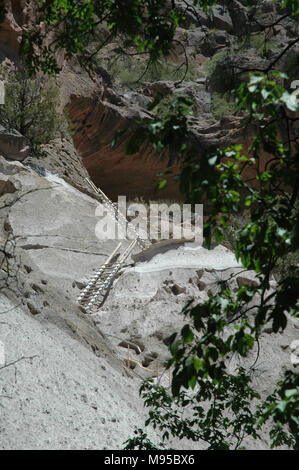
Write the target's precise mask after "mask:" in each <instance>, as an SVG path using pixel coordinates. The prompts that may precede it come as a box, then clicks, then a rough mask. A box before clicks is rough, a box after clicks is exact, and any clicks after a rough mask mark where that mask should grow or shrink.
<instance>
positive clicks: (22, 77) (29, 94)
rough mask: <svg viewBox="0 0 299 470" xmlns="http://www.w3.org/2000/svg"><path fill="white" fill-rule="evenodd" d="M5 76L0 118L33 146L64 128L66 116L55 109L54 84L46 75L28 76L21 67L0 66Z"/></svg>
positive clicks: (55, 87)
mask: <svg viewBox="0 0 299 470" xmlns="http://www.w3.org/2000/svg"><path fill="white" fill-rule="evenodd" d="M2 77H3V79H4V80H6V85H5V90H6V98H5V104H4V105H2V106H1V107H0V122H1V124H3V125H4V126H5V127H8V128H11V129H16V130H17V131H19V132H20V133H21V134H22V135H24V136H25V137H27V139H29V141H30V142H31V144H32V146H33V147H36V146H39V145H41V144H46V143H48V142H49V141H50V140H52V139H54V138H55V137H57V135H58V132H61V133H63V132H67V122H66V119H65V118H64V117H63V116H61V115H60V114H59V113H58V112H57V106H58V87H57V86H56V85H55V83H54V82H52V81H49V78H48V77H46V76H42V75H39V76H38V77H36V78H30V77H29V75H28V73H27V72H26V71H25V70H23V69H20V70H15V71H14V72H12V71H10V72H9V73H8V72H7V71H5V69H3V70H2Z"/></svg>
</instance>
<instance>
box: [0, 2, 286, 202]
mask: <svg viewBox="0 0 299 470" xmlns="http://www.w3.org/2000/svg"><path fill="white" fill-rule="evenodd" d="M6 5H7V9H8V12H9V14H8V17H7V19H6V21H5V23H4V25H3V26H2V29H1V31H0V41H1V43H0V44H1V45H0V55H1V57H2V60H3V59H4V58H6V60H7V58H9V59H10V60H12V61H18V60H19V56H18V48H19V43H20V39H21V34H22V28H24V25H26V23H28V22H29V23H30V21H33V20H34V18H35V14H34V5H33V3H32V2H25V1H20V0H19V1H17V0H16V1H13V0H7V2H6ZM278 11H279V7H278V6H277V8H276V7H275V6H274V5H273V2H268V1H265V0H264V1H263V2H261V4H260V8H259V10H258V11H257V12H255V15H256V16H254V15H253V18H255V20H252V18H251V20H250V21H249V16H248V10H246V8H245V7H244V6H243V5H242V3H241V2H238V1H236V0H234V1H232V2H221V3H220V4H219V5H216V6H215V7H214V8H213V10H212V13H211V15H210V16H207V15H205V14H204V13H203V12H202V11H201V10H200V9H199V8H197V7H196V8H189V9H187V10H186V11H185V22H184V24H183V25H182V27H181V28H178V31H177V40H178V41H179V42H180V44H182V45H183V46H184V48H183V47H182V46H177V47H176V48H175V50H174V52H173V53H172V54H171V56H170V57H169V58H167V60H166V62H165V61H164V59H163V61H164V62H162V63H161V64H160V69H159V70H158V71H156V75H155V77H154V78H153V77H151V78H150V81H149V77H147V78H144V79H143V80H141V82H137V83H134V80H133V79H132V77H130V73H132V69H134V66H136V67H137V72H136V77H133V78H135V80H137V79H138V78H139V75H138V70H139V68H140V67H142V61H141V62H140V61H138V60H137V61H136V62H135V64H132V63H127V62H125V61H124V59H123V57H119V58H117V59H116V61H114V62H113V63H112V61H111V55H112V53H113V51H114V50H115V49H117V46H118V44H114V43H110V44H108V45H107V47H106V49H104V50H103V51H102V52H101V54H100V55H99V57H98V62H97V63H98V65H97V66H96V67H95V68H94V72H92V73H90V74H87V73H86V72H85V71H84V70H83V69H82V68H81V67H80V65H79V64H78V63H76V61H73V62H72V63H67V62H66V61H64V60H63V57H60V60H59V63H60V65H61V66H62V72H61V74H60V87H61V107H62V108H63V107H67V109H68V112H69V116H70V119H71V121H72V123H73V130H74V135H73V140H74V145H75V149H76V150H77V151H78V153H79V154H80V155H81V156H82V159H83V164H84V166H85V168H86V169H87V171H88V173H89V175H90V176H91V178H92V179H93V180H94V182H95V183H96V184H97V185H99V186H100V187H102V189H103V190H104V191H105V192H106V193H107V194H108V195H109V196H110V197H111V198H113V199H116V198H117V196H118V195H127V196H128V197H129V198H134V197H136V196H139V197H140V196H143V197H145V198H146V199H152V198H153V195H154V192H153V191H154V187H155V185H156V182H157V177H156V175H157V173H161V172H163V171H164V170H166V169H167V170H172V171H173V172H174V174H176V173H178V171H179V168H180V162H179V160H178V159H175V160H173V158H172V159H170V158H169V156H168V155H166V154H161V155H157V154H156V152H154V151H153V150H152V149H151V148H150V147H145V148H143V149H142V151H141V152H140V153H139V154H136V155H133V156H127V155H126V154H125V151H124V143H123V144H120V145H118V146H117V147H116V148H114V149H112V148H111V141H112V140H113V137H114V134H115V132H116V131H117V130H119V129H122V128H124V127H130V126H132V125H133V126H134V123H135V121H136V120H142V119H148V118H150V113H149V112H148V111H147V105H148V104H149V103H150V102H152V101H153V100H154V99H155V98H157V96H160V97H161V96H163V97H164V98H167V96H170V95H172V94H174V93H184V94H187V95H189V96H190V97H192V99H193V100H194V103H195V107H194V120H193V124H194V126H193V127H194V139H195V143H196V147H197V149H198V157H199V158H200V157H201V156H202V155H204V153H205V150H206V148H207V147H209V146H210V145H211V144H212V145H229V144H230V143H236V142H240V141H241V142H244V141H245V143H248V145H249V144H250V136H251V134H252V132H253V130H249V131H247V135H246V136H244V134H243V133H242V131H241V128H242V119H241V118H240V117H238V116H233V115H232V113H234V109H233V106H232V103H231V102H229V101H227V100H229V97H227V93H229V89H230V87H231V86H232V82H234V81H235V79H236V76H239V75H238V73H237V75H236V76H235V75H233V74H232V71H233V72H234V73H235V72H238V67H242V68H244V67H245V68H246V66H248V67H249V68H254V67H255V66H257V67H260V66H266V65H267V64H268V63H269V61H270V60H271V57H272V55H273V54H274V53H275V51H276V52H277V50H278V49H279V48H281V47H283V46H284V45H285V44H287V43H288V34H292V27H293V26H292V25H290V24H284V20H282V22H280V24H279V25H277V26H276V27H275V28H274V30H273V31H272V33H273V34H274V35H273V37H272V38H271V44H268V46H265V50H263V47H262V43H263V41H264V40H265V36H264V33H263V25H265V24H269V23H270V22H271V21H272V20H275V18H276V17H277V13H278ZM251 13H252V12H251ZM253 13H254V12H253ZM250 31H251V32H252V31H254V32H255V33H256V37H257V38H258V39H255V42H254V44H247V45H246V44H245V43H243V42H242V41H243V40H241V39H240V38H241V36H243V35H244V34H246V33H248V32H250ZM266 44H267V40H266ZM184 49H185V50H184ZM185 53H186V54H187V56H188V58H189V72H188V73H187V76H186V79H185V81H184V82H182V83H181V82H180V80H179V79H178V76H177V75H176V76H175V73H174V69H173V64H176V65H177V66H182V64H183V61H184V57H185ZM165 64H166V65H165ZM167 64H168V65H167ZM169 64H172V65H171V67H172V68H171V69H170V68H169V67H170V66H169ZM138 67H139V68H138ZM165 67H166V68H165ZM126 74H127V75H126ZM125 75H126V77H125ZM128 75H129V76H128ZM243 76H244V73H243ZM220 77H221V78H220ZM241 78H242V76H241ZM130 80H131V81H130ZM128 82H129V83H128ZM235 84H236V83H235ZM265 159H267V155H265ZM77 182H78V181H77ZM159 197H162V198H163V197H165V198H170V199H180V198H181V195H180V193H179V191H178V187H177V182H175V181H174V180H173V178H171V177H170V178H169V183H168V185H167V186H166V188H164V190H163V191H161V192H160V195H159Z"/></svg>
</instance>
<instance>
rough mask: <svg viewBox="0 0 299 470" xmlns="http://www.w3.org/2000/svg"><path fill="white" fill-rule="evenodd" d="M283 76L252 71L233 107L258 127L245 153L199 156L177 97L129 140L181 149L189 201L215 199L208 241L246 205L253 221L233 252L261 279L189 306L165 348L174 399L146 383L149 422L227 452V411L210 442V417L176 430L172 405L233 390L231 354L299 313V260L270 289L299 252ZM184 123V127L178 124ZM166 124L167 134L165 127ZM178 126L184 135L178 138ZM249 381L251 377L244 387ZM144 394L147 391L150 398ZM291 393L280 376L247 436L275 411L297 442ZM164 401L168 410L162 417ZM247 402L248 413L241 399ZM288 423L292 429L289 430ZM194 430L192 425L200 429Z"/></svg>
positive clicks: (286, 436) (278, 434) (279, 439)
mask: <svg viewBox="0 0 299 470" xmlns="http://www.w3.org/2000/svg"><path fill="white" fill-rule="evenodd" d="M281 77H284V75H282V74H281V73H278V72H277V73H273V76H272V77H269V76H267V75H264V74H251V76H250V79H249V82H248V83H243V84H242V85H241V86H240V87H239V89H238V91H237V94H236V102H237V105H238V107H239V108H240V109H242V110H243V111H244V112H246V113H247V124H246V126H247V127H248V126H249V125H250V124H251V123H255V125H256V124H257V123H258V125H257V127H256V128H257V129H258V131H257V133H256V135H255V137H254V138H253V141H252V144H251V146H250V148H249V153H248V155H245V154H244V153H243V152H242V150H243V149H242V145H234V146H231V147H228V148H223V149H215V150H211V151H210V152H209V153H207V155H206V156H205V157H202V158H201V159H200V160H198V159H197V158H196V152H195V150H194V146H193V145H192V144H190V140H191V139H190V137H191V136H192V132H191V129H190V126H189V121H188V119H189V116H190V112H191V111H190V109H191V103H190V102H187V101H183V102H181V101H180V102H179V101H177V102H174V103H173V108H172V113H168V114H167V115H166V116H162V117H161V116H160V117H159V118H157V119H156V120H154V122H153V123H152V122H151V123H149V124H147V125H144V126H143V127H142V133H141V134H139V138H136V135H135V136H132V137H131V138H130V140H129V144H130V145H131V147H130V148H129V153H131V152H133V151H137V150H138V149H139V147H140V146H141V145H143V143H144V140H145V139H148V140H149V141H150V142H151V143H152V144H153V145H154V147H155V148H156V149H157V150H162V149H164V148H165V146H166V147H168V148H169V149H171V148H172V150H173V147H172V146H173V145H175V149H176V152H177V154H178V155H180V156H181V158H182V160H183V169H182V173H181V176H180V187H181V191H182V192H183V193H184V194H185V195H186V198H187V200H188V201H189V202H192V203H197V202H202V201H203V200H208V201H209V202H211V203H212V209H211V213H210V215H209V217H208V218H207V221H206V223H205V226H204V236H205V239H206V242H207V244H208V245H209V244H210V243H211V239H212V235H213V236H215V238H216V240H217V241H218V242H221V241H222V239H223V237H224V236H225V231H226V230H227V229H228V227H229V223H230V219H231V216H232V215H233V214H235V215H237V214H239V213H242V210H244V209H246V210H247V212H248V214H249V220H248V222H247V223H246V224H245V225H244V226H243V227H241V228H240V229H239V230H237V232H236V257H237V259H239V260H241V262H242V264H243V266H244V267H245V268H246V269H250V270H254V271H256V273H257V279H258V282H257V283H256V285H251V286H244V285H243V286H241V287H239V289H238V290H237V292H236V293H234V292H231V291H230V290H229V289H228V288H225V289H223V290H222V291H221V292H220V293H218V294H217V295H216V296H213V297H211V298H210V299H209V300H208V301H206V302H204V303H202V304H198V305H193V304H192V303H189V304H188V305H187V306H186V307H185V309H184V313H185V315H187V317H188V318H189V323H187V324H186V326H185V327H184V328H183V329H182V331H181V335H180V337H178V338H177V335H174V336H173V337H172V338H171V344H170V347H169V349H170V353H171V360H170V362H169V364H168V366H169V367H170V366H174V372H173V380H172V397H171V398H170V396H169V395H166V396H165V397H164V395H163V394H165V393H166V391H165V390H164V391H159V392H157V393H159V394H160V395H159V396H157V395H155V392H153V391H151V392H150V391H149V390H148V389H144V388H141V394H142V396H143V398H144V399H145V403H146V404H147V405H148V406H150V407H154V409H153V410H152V409H151V410H150V411H149V420H148V421H147V424H149V423H151V424H153V425H154V426H159V429H160V430H164V434H163V437H164V439H166V438H168V436H169V433H168V434H167V432H168V431H167V430H169V431H170V432H171V433H172V434H173V435H176V436H178V437H181V438H182V437H187V438H190V439H194V440H196V439H197V438H200V439H203V440H206V441H207V442H208V443H209V444H210V446H211V447H210V448H213V449H214V448H218V447H217V446H218V444H219V445H220V442H222V444H223V443H225V444H224V445H226V446H227V448H228V447H229V448H230V447H231V446H233V445H235V444H234V441H233V442H231V441H229V439H228V438H227V436H226V435H225V432H224V431H225V430H224V431H223V432H224V434H223V432H221V426H222V425H223V423H227V421H225V418H226V415H225V413H224V410H223V409H221V411H219V416H220V415H221V416H222V420H223V421H221V423H217V425H215V428H216V429H217V433H219V436H220V437H219V442H218V441H217V439H216V438H214V437H213V438H212V440H211V441H210V440H209V439H207V436H204V435H203V434H202V433H201V432H200V430H201V429H202V426H203V423H205V426H207V428H208V430H209V432H210V431H211V422H210V421H207V419H208V416H207V415H205V413H204V411H203V410H201V414H200V415H196V416H194V415H193V418H194V420H193V421H192V420H191V421H190V419H189V418H188V420H187V421H182V422H183V423H185V425H184V424H182V426H183V428H181V427H179V424H178V423H180V422H181V421H180V419H179V415H178V414H177V413H176V412H175V411H174V410H173V406H177V409H178V410H179V409H183V408H185V407H186V406H187V404H188V405H191V409H192V410H193V412H194V413H195V412H196V410H197V404H196V402H193V401H192V402H188V401H186V400H187V399H186V396H185V395H184V394H183V396H182V395H181V393H182V390H181V389H182V388H184V389H189V388H191V389H196V388H197V387H198V388H199V390H201V391H203V390H204V386H205V385H206V386H207V384H208V385H209V388H210V389H212V390H213V393H214V394H215V393H216V392H217V391H218V389H219V388H220V389H221V388H222V386H224V384H225V387H226V388H227V387H228V383H230V384H232V383H233V382H229V380H232V377H231V375H230V374H228V373H227V371H226V364H227V361H228V359H229V358H230V356H231V354H232V353H238V354H239V355H240V356H241V357H246V356H247V355H248V354H249V353H252V351H254V348H255V345H256V344H259V337H260V334H261V331H262V328H263V327H264V326H265V325H266V324H268V323H271V326H272V329H273V331H274V332H278V331H283V330H284V329H285V327H286V325H287V317H288V316H289V315H293V316H298V311H299V308H298V307H299V304H298V292H299V276H298V274H299V273H298V271H299V269H298V265H296V264H295V263H294V264H291V267H290V270H289V271H288V273H287V274H286V275H285V276H282V277H281V279H280V280H279V282H278V285H277V288H276V290H275V291H273V290H271V289H270V280H271V275H272V273H273V271H274V269H275V267H276V266H277V264H278V263H279V261H280V260H281V259H283V258H285V257H286V256H291V255H292V254H293V253H296V251H297V247H298V237H299V230H298V229H299V224H298V207H297V205H296V204H295V201H296V199H297V196H298V174H299V171H298V170H299V169H298V150H299V148H298V144H297V143H296V140H295V139H294V137H293V135H295V134H294V133H293V131H292V123H293V121H292V119H293V117H292V115H291V114H290V113H294V112H295V111H296V110H297V103H296V100H295V98H294V95H291V94H290V93H289V92H288V91H286V90H285V89H284V88H283V87H281V86H280V85H279V84H278V82H277V80H279V79H280V78H281ZM188 107H189V112H188ZM285 121H287V122H288V126H287V129H288V133H287V140H286V141H285V142H284V141H282V140H281V137H280V132H278V129H281V127H282V123H283V122H285ZM178 122H180V126H179V129H177V127H176V126H177V123H178ZM165 129H167V130H168V132H166V133H165ZM153 130H155V131H156V130H158V131H159V132H158V133H157V132H153ZM175 131H177V132H178V136H179V139H178V140H177V141H176V140H175V137H174V134H175ZM294 132H295V131H294ZM137 134H138V130H137ZM161 136H163V138H161ZM132 143H133V146H132ZM264 152H266V153H267V154H269V155H271V158H269V159H268V160H267V161H266V163H265V161H264V160H263V155H264ZM248 167H250V168H251V169H252V171H253V172H254V174H255V178H254V179H253V180H252V178H251V179H250V180H249V181H248V178H247V177H246V170H247V168H248ZM252 181H253V183H252ZM190 321H191V325H192V326H190ZM231 327H233V329H231ZM228 330H229V332H230V333H228ZM257 358H258V353H257ZM256 360H257V359H256ZM249 376H250V374H249V371H246V372H245V371H239V372H238V373H235V374H233V377H234V379H236V380H237V379H238V380H240V382H239V385H240V388H242V387H245V383H246V384H247V385H248V383H249V378H248V377H249ZM245 377H246V380H247V379H248V382H246V381H245V383H244V380H245ZM241 378H243V379H242V380H243V381H241ZM296 380H297V379H294V381H296ZM241 383H242V385H241ZM294 383H295V382H294ZM296 383H297V382H296ZM286 387H287V388H286ZM144 390H147V391H146V393H145V394H144ZM279 390H280V391H279ZM286 390H287V391H286ZM288 390H289V388H288V385H287V381H284V382H282V384H281V388H280V389H278V391H277V392H274V395H273V396H272V397H270V398H268V399H267V401H266V403H268V404H269V403H271V404H270V405H269V407H268V408H267V409H266V411H264V414H263V417H264V418H263V419H261V420H259V416H260V415H259V411H258V410H256V412H255V413H254V414H253V415H247V416H246V418H244V422H245V423H247V424H248V427H246V428H245V429H246V430H245V431H244V434H242V435H252V436H253V437H255V438H256V437H257V434H255V429H256V428H255V426H254V425H253V423H254V422H255V423H257V422H259V424H260V425H261V424H262V423H263V422H264V421H265V420H266V418H267V419H268V418H270V417H271V419H272V423H273V424H272V429H271V431H270V437H271V438H272V445H273V446H277V445H281V444H286V445H289V446H297V443H298V437H297V427H296V429H295V426H294V423H295V424H296V423H297V421H296V420H294V417H296V416H297V412H298V400H297V392H294V393H293V392H289V391H288ZM291 390H294V389H293V388H291ZM247 393H248V394H249V395H250V394H251V393H252V395H250V396H251V397H255V398H258V397H257V395H255V394H254V393H255V392H254V390H252V391H251V392H250V391H249V390H248V391H247ZM161 394H162V395H161ZM238 394H240V391H238ZM277 394H278V395H279V396H280V397H281V399H283V403H284V404H283V405H281V403H280V401H281V400H280V401H279V400H278V401H277V399H276V398H275V397H276V396H277ZM197 397H198V402H199V403H202V402H204V397H203V396H201V395H199V396H198V395H197ZM273 397H274V398H273ZM167 403H168V412H167V413H166V414H165V413H164V410H165V407H166V404H167ZM223 403H226V404H228V403H229V397H228V396H225V397H224V396H223V402H221V406H222V404H223ZM220 408H221V407H220ZM243 408H244V409H247V408H246V406H245V405H244V407H243ZM231 411H233V410H231ZM250 413H252V411H250ZM231 416H234V414H231V413H228V419H230V418H229V417H231ZM231 419H232V418H231ZM242 419H243V418H242ZM202 420H203V421H202ZM242 422H243V421H242ZM286 424H287V425H288V428H289V430H285V428H283V425H286ZM192 427H195V428H196V430H195V431H194V433H193V431H192ZM231 427H232V428H233V429H234V424H233V422H230V424H229V426H228V428H229V429H230V431H227V432H228V434H229V435H232V436H234V437H236V435H235V434H234V432H232V431H231ZM228 428H227V429H228ZM238 429H239V428H238ZM165 430H166V431H165ZM241 433H242V431H241ZM217 435H218V434H217ZM208 437H209V436H208ZM238 442H239V441H238Z"/></svg>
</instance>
